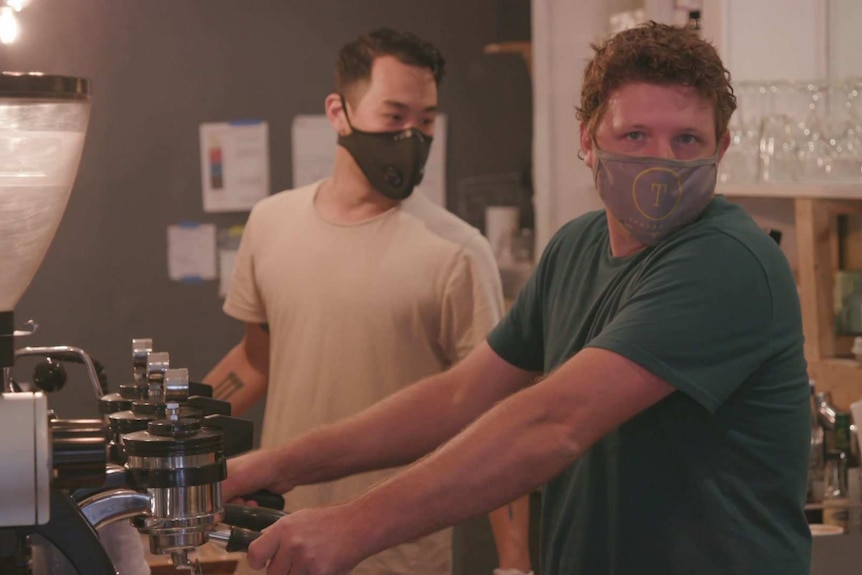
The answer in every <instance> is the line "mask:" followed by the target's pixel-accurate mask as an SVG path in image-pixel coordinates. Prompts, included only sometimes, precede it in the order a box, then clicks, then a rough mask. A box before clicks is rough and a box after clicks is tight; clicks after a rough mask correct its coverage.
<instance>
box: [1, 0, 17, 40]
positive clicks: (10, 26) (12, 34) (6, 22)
mask: <svg viewBox="0 0 862 575" xmlns="http://www.w3.org/2000/svg"><path fill="white" fill-rule="evenodd" d="M17 37H18V19H17V18H15V12H13V10H12V8H10V7H8V6H4V7H2V8H0V42H2V43H3V44H11V43H12V42H14V41H15V38H17Z"/></svg>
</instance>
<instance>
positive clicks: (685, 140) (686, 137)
mask: <svg viewBox="0 0 862 575" xmlns="http://www.w3.org/2000/svg"><path fill="white" fill-rule="evenodd" d="M697 142H698V140H697V136H694V135H692V134H683V135H681V136H680V137H679V143H680V144H685V145H689V144H696V143H697Z"/></svg>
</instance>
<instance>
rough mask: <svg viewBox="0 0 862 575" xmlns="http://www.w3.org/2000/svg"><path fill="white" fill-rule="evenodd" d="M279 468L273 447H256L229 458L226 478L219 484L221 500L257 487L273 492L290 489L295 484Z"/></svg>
mask: <svg viewBox="0 0 862 575" xmlns="http://www.w3.org/2000/svg"><path fill="white" fill-rule="evenodd" d="M281 469H282V466H281V465H280V462H279V461H278V455H277V453H276V450H275V449H258V450H256V451H251V452H249V453H246V454H243V455H240V456H239V457H234V458H232V459H229V460H228V462H227V479H225V480H224V481H222V484H221V491H222V500H223V501H232V500H234V499H237V498H239V497H241V496H242V495H245V494H247V493H252V492H254V491H257V490H259V489H267V490H269V491H272V492H273V493H286V492H288V491H290V490H291V489H293V488H294V487H295V485H294V484H292V483H291V480H290V478H289V477H287V476H286V474H284V473H281V472H280V470H281Z"/></svg>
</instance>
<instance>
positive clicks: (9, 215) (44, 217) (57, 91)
mask: <svg viewBox="0 0 862 575" xmlns="http://www.w3.org/2000/svg"><path fill="white" fill-rule="evenodd" d="M89 114H90V96H89V82H88V81H87V80H83V79H80V78H71V77H66V76H49V75H44V74H19V73H11V72H0V270H2V271H0V367H10V366H11V365H12V364H13V362H14V341H13V335H14V331H15V329H14V319H13V310H14V308H15V305H17V303H18V300H20V299H21V296H22V295H23V293H24V290H25V289H27V286H28V285H30V282H31V281H32V279H33V276H34V275H35V274H36V270H37V269H38V268H39V265H40V264H41V263H42V259H43V258H44V257H45V252H47V250H48V246H49V245H50V243H51V240H52V239H53V238H54V234H55V233H56V231H57V226H58V225H59V223H60V219H61V218H62V216H63V212H64V211H65V209H66V203H67V201H68V199H69V193H70V192H71V190H72V184H73V183H74V181H75V174H76V173H77V171H78V163H79V162H80V159H81V151H82V149H83V147H84V137H85V135H86V131H87V122H88V120H89Z"/></svg>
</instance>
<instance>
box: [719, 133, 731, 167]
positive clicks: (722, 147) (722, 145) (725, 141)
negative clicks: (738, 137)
mask: <svg viewBox="0 0 862 575" xmlns="http://www.w3.org/2000/svg"><path fill="white" fill-rule="evenodd" d="M728 147H730V130H727V131H725V132H724V135H723V136H722V137H721V141H720V142H719V143H718V161H719V162H720V161H721V159H722V158H723V157H724V153H725V152H726V151H727V148H728Z"/></svg>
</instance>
